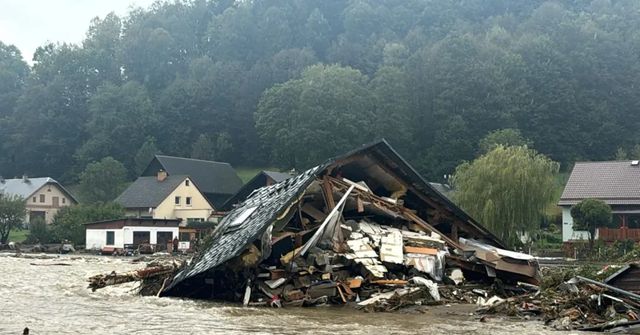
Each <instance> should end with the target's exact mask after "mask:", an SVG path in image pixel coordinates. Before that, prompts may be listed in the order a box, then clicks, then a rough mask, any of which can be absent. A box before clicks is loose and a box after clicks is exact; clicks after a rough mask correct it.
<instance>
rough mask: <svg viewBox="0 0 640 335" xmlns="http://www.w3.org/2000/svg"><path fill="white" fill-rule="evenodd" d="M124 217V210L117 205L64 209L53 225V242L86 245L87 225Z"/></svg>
mask: <svg viewBox="0 0 640 335" xmlns="http://www.w3.org/2000/svg"><path fill="white" fill-rule="evenodd" d="M122 217H124V208H122V206H120V205H119V204H116V203H99V204H91V205H87V204H80V205H77V206H69V207H64V208H62V209H61V210H60V211H58V213H57V214H56V216H55V217H54V218H53V222H52V223H51V231H52V235H53V240H55V241H62V240H69V241H71V242H73V243H74V244H84V243H85V227H84V224H85V223H88V222H94V221H101V220H112V219H119V218H122Z"/></svg>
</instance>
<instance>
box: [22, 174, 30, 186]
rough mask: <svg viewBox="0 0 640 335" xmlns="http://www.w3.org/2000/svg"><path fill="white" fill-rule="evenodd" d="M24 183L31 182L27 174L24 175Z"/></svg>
mask: <svg viewBox="0 0 640 335" xmlns="http://www.w3.org/2000/svg"><path fill="white" fill-rule="evenodd" d="M22 181H24V182H25V183H27V184H28V183H30V182H31V181H30V180H29V176H27V175H26V174H23V175H22Z"/></svg>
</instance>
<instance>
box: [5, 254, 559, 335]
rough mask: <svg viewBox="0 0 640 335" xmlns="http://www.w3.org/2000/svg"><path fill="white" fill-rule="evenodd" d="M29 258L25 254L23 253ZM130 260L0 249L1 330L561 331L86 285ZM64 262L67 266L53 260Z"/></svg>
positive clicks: (462, 316)
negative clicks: (227, 302)
mask: <svg viewBox="0 0 640 335" xmlns="http://www.w3.org/2000/svg"><path fill="white" fill-rule="evenodd" d="M26 257H29V256H26ZM130 261H131V259H129V258H110V257H92V256H60V257H58V258H54V259H38V258H24V257H21V258H16V257H9V255H8V254H0V334H22V330H23V329H24V327H29V329H30V330H31V334H171V335H175V334H247V333H251V334H331V335H337V334H448V335H453V334H491V335H501V334H552V333H553V334H556V335H557V334H568V333H566V332H565V333H562V332H554V331H552V330H549V329H548V328H546V327H544V326H543V325H542V324H540V323H537V322H513V321H506V320H504V319H501V318H493V319H489V321H488V322H484V323H481V322H479V321H477V319H478V317H477V316H475V315H470V314H471V313H473V309H474V308H473V306H455V305H454V306H450V307H447V306H436V307H431V308H429V310H428V311H427V313H426V314H399V313H393V314H392V313H376V314H367V313H362V312H359V311H356V310H353V309H351V308H340V307H316V308H307V309H304V308H288V309H268V308H243V307H241V306H234V305H224V304H220V303H214V302H203V301H193V300H186V299H175V298H156V297H141V296H138V295H136V294H135V292H134V289H135V286H136V285H135V284H125V285H120V286H112V287H106V288H104V289H101V290H98V291H96V292H91V290H89V289H87V278H88V277H90V276H92V275H95V274H99V273H104V272H110V271H113V270H117V271H128V270H133V269H137V268H140V267H143V266H144V264H140V263H138V264H132V263H130ZM60 264H66V265H60Z"/></svg>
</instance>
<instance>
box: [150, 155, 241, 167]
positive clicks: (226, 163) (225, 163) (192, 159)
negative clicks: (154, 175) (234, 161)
mask: <svg viewBox="0 0 640 335" xmlns="http://www.w3.org/2000/svg"><path fill="white" fill-rule="evenodd" d="M155 157H166V158H175V159H183V160H188V161H196V162H205V163H215V164H224V165H229V166H231V164H230V163H228V162H218V161H209V160H206V159H198V158H188V157H178V156H167V155H155Z"/></svg>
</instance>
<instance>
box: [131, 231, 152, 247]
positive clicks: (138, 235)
mask: <svg viewBox="0 0 640 335" xmlns="http://www.w3.org/2000/svg"><path fill="white" fill-rule="evenodd" d="M150 240H151V234H150V233H149V232H148V231H134V232H133V244H134V245H135V246H138V245H140V244H143V243H146V244H149V243H150Z"/></svg>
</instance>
